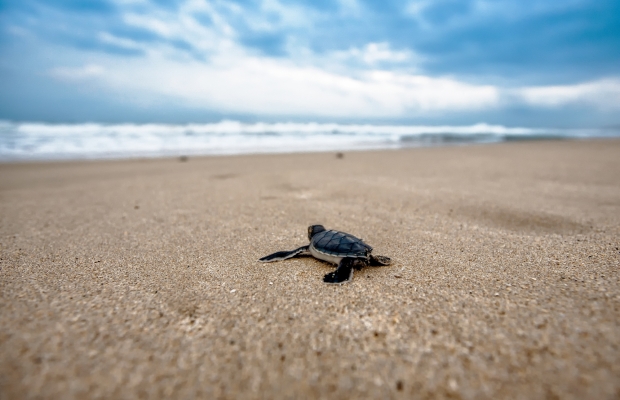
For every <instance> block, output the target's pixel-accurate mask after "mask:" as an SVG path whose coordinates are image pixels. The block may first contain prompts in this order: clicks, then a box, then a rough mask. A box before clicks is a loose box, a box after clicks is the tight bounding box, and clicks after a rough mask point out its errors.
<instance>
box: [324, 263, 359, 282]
mask: <svg viewBox="0 0 620 400" xmlns="http://www.w3.org/2000/svg"><path fill="white" fill-rule="evenodd" d="M362 266H363V265H360V260H359V259H358V258H352V257H345V258H343V259H342V260H340V264H338V268H337V269H336V270H335V271H334V272H330V273H329V274H327V275H325V276H324V277H323V282H325V283H345V282H349V281H351V279H353V268H355V269H360V268H361V267H362Z"/></svg>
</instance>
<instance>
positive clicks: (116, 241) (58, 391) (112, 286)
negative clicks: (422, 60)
mask: <svg viewBox="0 0 620 400" xmlns="http://www.w3.org/2000/svg"><path fill="white" fill-rule="evenodd" d="M0 221H1V227H0V246H1V248H0V255H1V256H0V258H1V260H0V323H1V325H0V328H1V329H0V398H2V399H13V398H58V399H61V398H62V399H83V398H119V399H122V398H146V397H148V398H174V399H189V398H196V397H203V398H213V399H215V398H244V399H246V398H247V399H251V398H269V399H272V398H274V399H279V398H290V399H303V398H319V397H320V398H364V397H367V398H426V397H454V398H467V399H482V398H523V399H536V398H566V399H570V398H575V399H585V398H590V399H591V398H599V399H612V398H618V397H620V279H619V278H620V273H619V265H620V250H619V247H620V141H618V140H604V141H587V142H573V141H563V142H559V141H558V142H537V143H508V144H500V145H488V146H472V147H451V148H426V149H411V150H399V151H378V152H359V153H346V154H345V156H344V158H343V159H338V158H337V157H336V156H335V154H333V153H332V154H289V155H257V156H233V157H204V158H190V159H189V161H188V162H180V161H179V160H177V159H166V160H142V161H135V160H134V161H99V162H68V163H38V164H37V163H33V164H5V165H0ZM312 223H322V224H324V225H325V226H326V227H328V228H334V229H339V230H344V231H347V232H349V233H352V234H354V235H356V236H359V237H362V238H364V239H365V240H366V241H367V242H368V243H369V244H371V245H372V246H373V247H374V248H375V253H376V254H382V255H387V256H390V257H392V259H393V260H394V264H393V265H392V266H389V267H382V268H366V269H364V270H363V271H361V272H356V273H355V276H354V279H353V282H352V283H350V284H346V285H343V286H338V285H326V284H324V283H323V282H322V277H323V275H324V274H325V273H327V272H329V271H331V270H332V268H331V267H330V266H329V265H327V264H324V263H322V262H320V261H317V260H314V259H311V258H298V259H292V260H287V261H283V262H279V263H272V264H262V263H258V262H256V260H257V259H258V258H259V257H261V256H264V255H266V254H269V253H271V252H274V251H277V250H285V249H293V248H295V247H297V246H300V245H303V244H305V243H307V238H306V227H307V226H308V225H309V224H312Z"/></svg>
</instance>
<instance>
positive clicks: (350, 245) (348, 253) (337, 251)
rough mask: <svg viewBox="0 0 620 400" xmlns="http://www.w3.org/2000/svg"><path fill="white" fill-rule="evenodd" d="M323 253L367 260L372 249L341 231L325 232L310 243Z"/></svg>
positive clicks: (320, 233) (360, 240) (317, 235)
mask: <svg viewBox="0 0 620 400" xmlns="http://www.w3.org/2000/svg"><path fill="white" fill-rule="evenodd" d="M310 245H311V246H313V247H314V248H315V249H316V250H318V251H319V252H321V253H324V254H329V255H332V256H336V257H356V258H366V257H368V255H369V254H370V252H371V251H372V247H370V246H369V245H367V244H366V243H364V242H363V241H362V239H359V238H356V237H355V236H353V235H349V234H348V233H344V232H339V231H331V230H330V231H323V232H319V233H317V234H316V235H314V236H313V237H312V242H311V243H310Z"/></svg>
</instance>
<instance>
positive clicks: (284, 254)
mask: <svg viewBox="0 0 620 400" xmlns="http://www.w3.org/2000/svg"><path fill="white" fill-rule="evenodd" d="M307 254H310V252H309V251H308V246H301V247H300V248H298V249H295V250H293V251H278V252H276V253H273V254H269V255H268V256H265V257H263V258H261V259H259V260H258V261H260V262H274V261H282V260H286V259H288V258H293V257H295V256H302V255H307Z"/></svg>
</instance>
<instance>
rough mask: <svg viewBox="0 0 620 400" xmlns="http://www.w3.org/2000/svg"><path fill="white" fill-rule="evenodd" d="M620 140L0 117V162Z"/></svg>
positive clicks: (562, 134) (513, 132)
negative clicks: (64, 121)
mask: <svg viewBox="0 0 620 400" xmlns="http://www.w3.org/2000/svg"><path fill="white" fill-rule="evenodd" d="M606 137H620V129H551V128H519V127H505V126H502V125H489V124H484V123H480V124H475V125H469V126H418V125H368V124H365V125H355V124H333V123H288V122H282V123H243V122H238V121H221V122H217V123H207V124H184V125H171V124H99V123H78V124H48V123H30V122H9V121H0V161H2V162H11V161H37V160H41V161H43V160H79V159H109V158H143V157H172V156H183V155H184V156H195V155H222V154H249V153H289V152H312V151H352V150H368V149H398V148H404V147H420V146H438V145H455V144H477V143H480V144H481V143H497V142H504V141H513V140H540V139H584V138H606Z"/></svg>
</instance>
